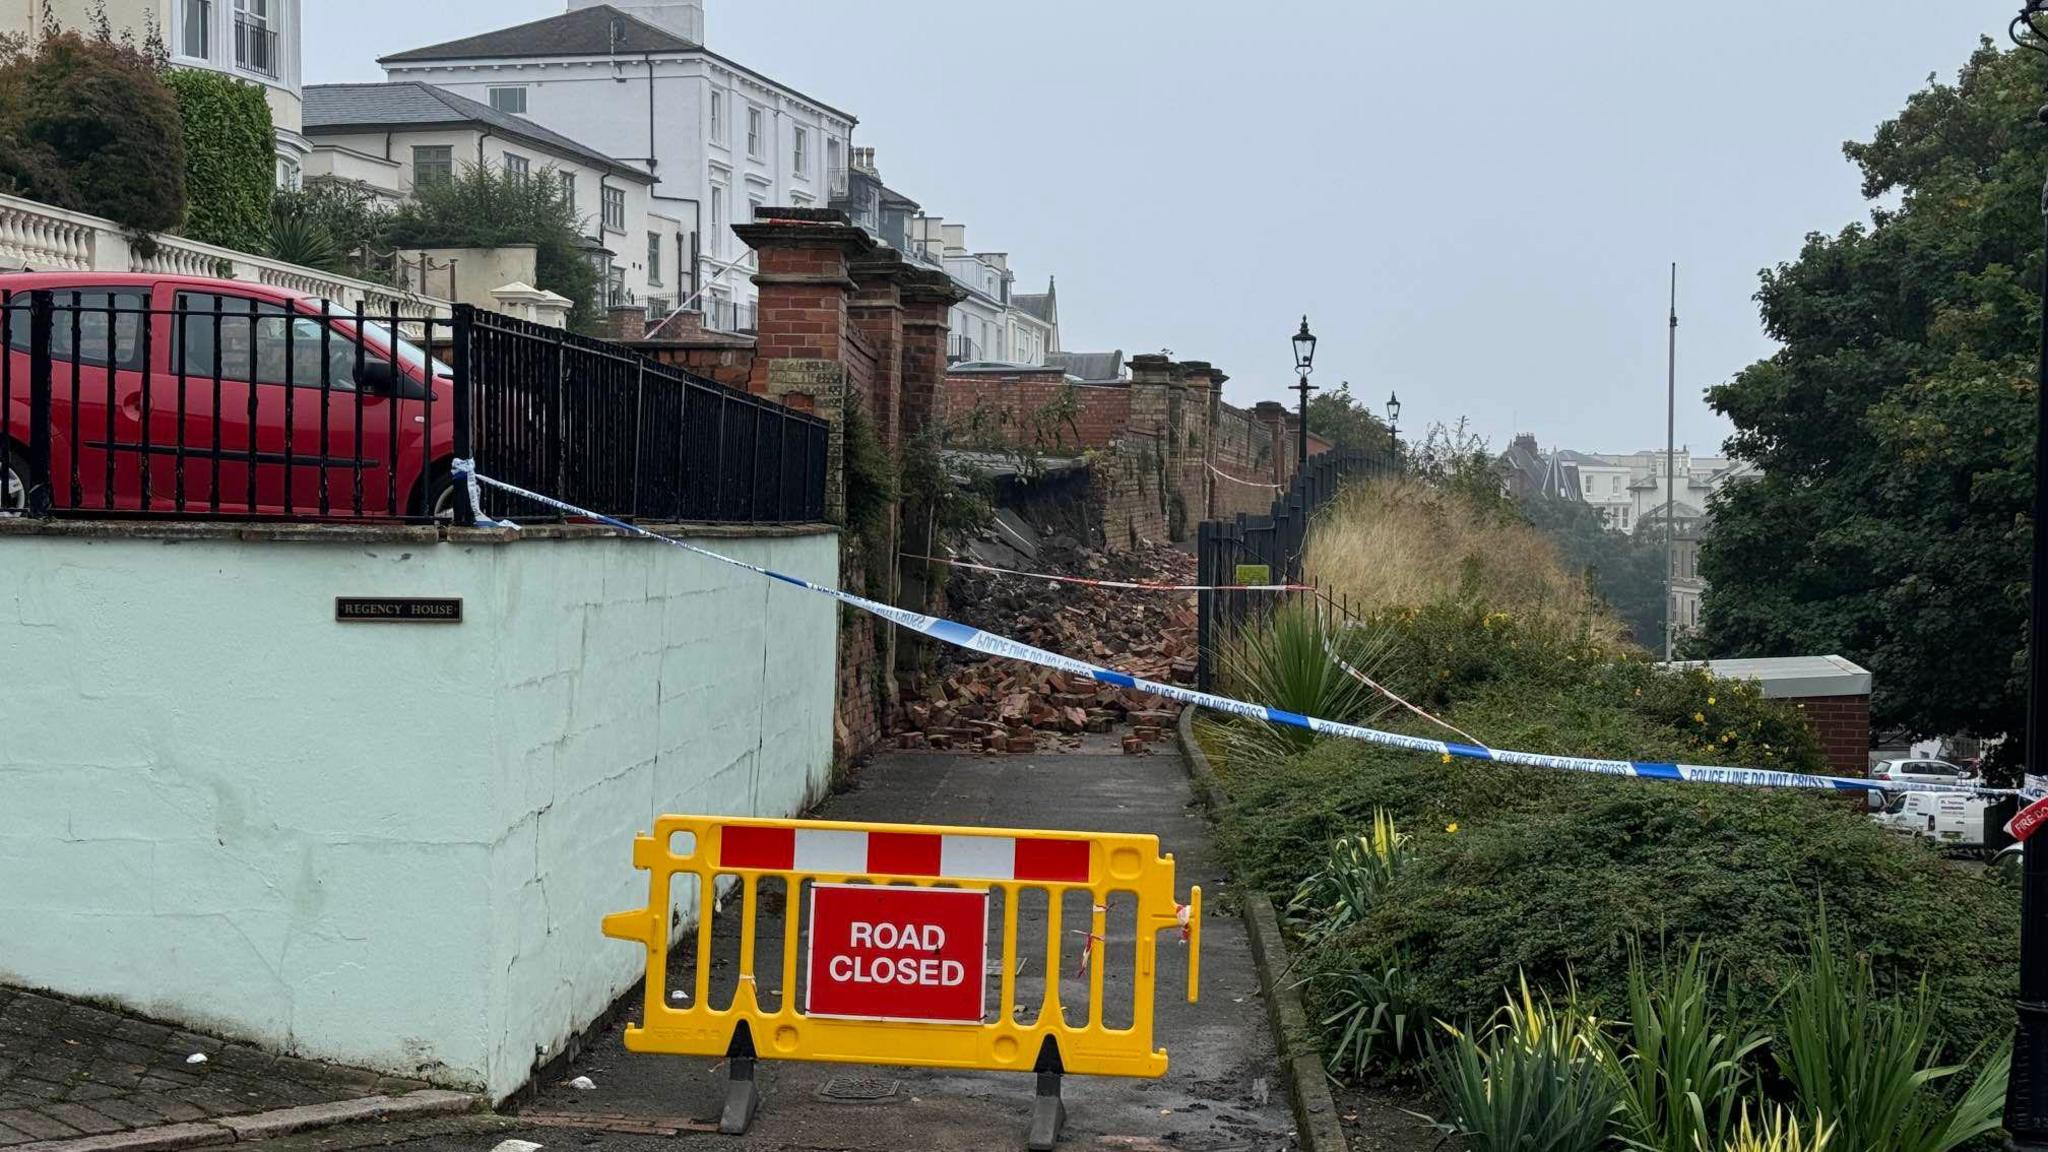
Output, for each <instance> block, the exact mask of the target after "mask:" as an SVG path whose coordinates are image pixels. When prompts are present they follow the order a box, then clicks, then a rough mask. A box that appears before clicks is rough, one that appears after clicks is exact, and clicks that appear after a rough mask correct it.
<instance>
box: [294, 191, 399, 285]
mask: <svg viewBox="0 0 2048 1152" xmlns="http://www.w3.org/2000/svg"><path fill="white" fill-rule="evenodd" d="M390 226H391V214H390V212H389V211H388V210H386V209H384V208H381V207H379V206H378V204H377V200H376V198H375V197H374V196H372V195H371V194H370V193H369V192H368V191H366V190H365V189H363V188H361V187H358V186H357V185H355V184H351V183H348V182H345V181H339V180H331V179H318V180H308V181H307V182H306V186H305V187H304V188H303V189H301V190H298V191H289V192H279V193H277V195H276V197H275V199H274V200H273V201H272V202H271V208H270V243H269V246H268V247H267V248H266V249H265V251H266V252H268V253H269V255H270V256H271V257H272V258H273V259H277V260H286V261H289V262H291V263H293V264H304V265H307V266H309V267H313V268H320V269H323V270H325V271H328V272H337V273H340V274H342V275H345V276H354V277H356V278H357V279H361V280H375V281H378V282H380V283H388V282H389V281H390V279H391V260H390V255H391V242H390V239H389V237H388V236H387V235H386V233H387V232H388V231H389V230H390Z"/></svg>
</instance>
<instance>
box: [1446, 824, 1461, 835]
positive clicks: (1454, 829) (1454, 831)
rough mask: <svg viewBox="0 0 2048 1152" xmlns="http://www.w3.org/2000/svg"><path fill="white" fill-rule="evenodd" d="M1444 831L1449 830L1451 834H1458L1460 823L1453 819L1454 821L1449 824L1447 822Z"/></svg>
mask: <svg viewBox="0 0 2048 1152" xmlns="http://www.w3.org/2000/svg"><path fill="white" fill-rule="evenodd" d="M1444 831H1446V832H1449V833H1450V834H1451V835H1453V836H1455V835H1457V834H1458V823H1457V821H1455V820H1453V821H1452V822H1450V823H1449V824H1446V825H1444Z"/></svg>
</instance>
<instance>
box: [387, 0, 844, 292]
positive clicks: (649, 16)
mask: <svg viewBox="0 0 2048 1152" xmlns="http://www.w3.org/2000/svg"><path fill="white" fill-rule="evenodd" d="M379 63H381V64H383V66H384V69H385V72H386V73H387V74H388V75H389V77H390V78H391V79H393V80H421V81H425V82H427V83H430V84H433V85H435V86H437V87H440V88H443V89H447V90H449V91H452V92H455V93H458V94H460V95H462V96H466V97H469V98H470V99H472V100H476V101H479V102H482V103H485V104H487V105H489V106H491V107H492V108H496V109H499V110H501V111H505V112H510V113H513V114H516V115H519V116H523V117H525V118H527V119H529V120H532V121H534V122H536V123H538V124H542V125H544V126H546V127H548V128H550V129H553V130H554V131H556V132H559V133H561V134H562V135H564V136H567V137H569V138H570V139H573V140H576V141H578V142H579V143H582V144H584V145H586V146H588V147H590V148H593V149H595V150H597V151H599V152H602V153H604V154H605V155H607V156H612V157H616V158H618V159H621V160H625V161H629V162H632V163H635V164H640V165H644V166H645V167H646V168H647V169H649V170H650V171H651V172H652V174H653V176H654V178H655V181H656V183H655V186H654V189H653V195H654V198H655V201H656V203H657V204H658V205H660V206H661V207H660V210H661V211H663V212H666V213H668V214H669V215H672V216H675V217H677V218H678V219H680V220H681V221H683V227H684V230H685V232H686V234H688V235H690V236H693V237H695V238H696V248H695V252H696V258H695V259H693V260H692V261H691V262H690V265H689V268H688V271H689V272H690V273H693V274H694V275H691V276H689V277H688V279H689V280H690V282H689V283H688V284H687V285H686V286H685V289H684V291H682V292H681V293H679V299H678V304H686V303H689V302H690V301H691V300H692V299H693V298H700V299H699V300H698V302H699V303H700V304H701V305H702V306H703V307H704V309H705V321H706V323H707V325H708V326H710V327H714V328H721V329H725V330H750V329H752V327H753V315H754V308H755V300H756V294H755V290H754V285H753V282H752V280H751V277H752V275H753V271H754V265H753V260H752V253H751V252H750V251H749V250H748V249H747V248H746V246H745V245H743V244H741V243H740V241H739V239H738V238H737V237H736V236H734V235H733V234H732V225H734V224H739V223H744V222H746V221H747V220H749V219H751V218H752V215H753V210H754V209H755V208H756V207H763V206H769V205H776V206H783V205H793V206H799V207H801V206H805V205H814V206H817V207H824V206H826V205H827V204H828V203H829V202H830V201H831V200H832V198H833V193H834V191H835V189H836V188H838V187H843V186H844V183H845V179H846V175H845V173H846V166H847V162H848V160H849V158H850V154H851V140H852V133H853V127H854V124H855V122H856V121H855V118H854V117H853V116H852V115H851V114H850V113H847V112H844V111H841V110H839V109H837V108H834V107H832V106H831V105H828V104H825V103H823V102H821V101H819V100H816V99H813V98H812V97H810V96H807V95H805V94H804V93H802V92H799V91H798V90H796V89H795V88H793V87H790V86H789V85H786V84H783V83H780V82H778V81H776V80H772V79H770V78H768V77H767V76H765V75H763V74H762V73H760V72H756V71H754V70H753V69H751V68H748V67H747V66H745V65H743V64H740V63H737V62H735V61H733V60H729V59H727V58H725V57H723V56H720V55H718V54H717V53H715V52H713V51H711V50H710V49H708V48H706V47H705V46H704V6H703V3H702V0H661V2H644V0H643V2H627V3H618V4H600V3H594V2H592V0H569V9H568V11H567V12H565V13H563V14H562V15H560V16H553V17H549V18H547V19H544V20H537V21H534V22H532V23H528V24H520V25H517V26H514V27H510V28H502V29H499V30H497V31H493V32H485V33H482V34H480V35H476V36H469V37H465V38H463V39H460V40H452V41H449V42H447V43H445V44H436V45H432V46H429V47H425V48H416V49H412V50H410V51H405V52H399V53H395V54H393V55H390V56H386V57H384V58H383V59H382V60H381V61H379Z"/></svg>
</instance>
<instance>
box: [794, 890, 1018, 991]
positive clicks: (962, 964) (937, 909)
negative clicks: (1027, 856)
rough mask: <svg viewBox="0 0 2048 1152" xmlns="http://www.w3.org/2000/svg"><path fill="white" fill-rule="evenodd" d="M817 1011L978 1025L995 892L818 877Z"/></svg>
mask: <svg viewBox="0 0 2048 1152" xmlns="http://www.w3.org/2000/svg"><path fill="white" fill-rule="evenodd" d="M807 943H808V947H809V960H808V962H807V964H806V969H807V971H808V972H809V978H810V979H809V990H808V991H807V992H806V993H805V995H804V1014H805V1015H807V1016H838V1017H844V1018H847V1019H853V1020H902V1021H915V1022H922V1023H933V1024H978V1023H980V1022H981V1017H982V1013H983V1012H984V1011H985V1010H986V1008H987V1005H986V1003H985V1002H984V1000H985V997H986V995H987V992H988V981H987V979H986V978H985V976H984V975H983V974H984V973H985V972H986V971H987V962H988V891H987V890H986V889H969V888H910V887H901V886H898V887H884V886H882V885H878V884H813V885H811V931H810V938H809V940H808V942H807Z"/></svg>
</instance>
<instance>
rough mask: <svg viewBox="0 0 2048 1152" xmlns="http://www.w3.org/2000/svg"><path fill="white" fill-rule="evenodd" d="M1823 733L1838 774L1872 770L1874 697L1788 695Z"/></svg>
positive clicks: (1824, 745) (1817, 732)
mask: <svg viewBox="0 0 2048 1152" xmlns="http://www.w3.org/2000/svg"><path fill="white" fill-rule="evenodd" d="M1785 703H1787V704H1791V705H1793V706H1795V707H1797V708H1798V709H1799V712H1800V714H1801V715H1802V716H1804V717H1805V718H1806V723H1807V725H1808V726H1809V727H1811V728H1812V729H1813V732H1814V735H1816V736H1818V737H1820V745H1821V753H1822V755H1824V756H1825V757H1826V758H1827V763H1828V771H1829V772H1831V773H1833V774H1835V775H1837V776H1867V775H1869V774H1870V697H1868V696H1810V697H1805V698H1797V699H1787V700H1786V701H1785Z"/></svg>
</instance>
